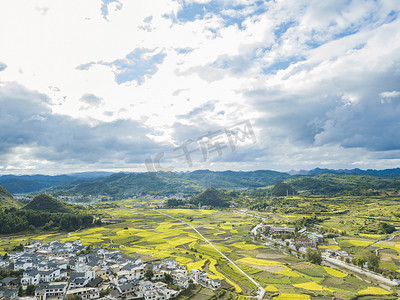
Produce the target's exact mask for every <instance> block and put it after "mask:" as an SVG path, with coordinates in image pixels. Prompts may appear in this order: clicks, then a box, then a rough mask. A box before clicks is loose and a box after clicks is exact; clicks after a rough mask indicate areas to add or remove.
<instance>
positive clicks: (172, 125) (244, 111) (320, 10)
mask: <svg viewBox="0 0 400 300" xmlns="http://www.w3.org/2000/svg"><path fill="white" fill-rule="evenodd" d="M190 4H193V5H190ZM196 5H197V6H198V9H200V10H202V12H203V13H202V14H200V15H199V16H198V17H196V18H195V17H193V16H194V15H196V12H190V11H185V10H187V9H190V7H191V6H196ZM202 6H203V7H202ZM178 13H179V15H181V14H182V13H186V14H187V15H188V16H191V17H187V18H186V19H185V20H183V19H179V18H178ZM398 13H399V10H398V9H397V3H396V1H395V0H380V1H372V0H371V1H370V0H363V1H361V0H354V1H342V0H340V1H338V0H327V1H319V2H318V1H317V2H310V1H306V0H292V1H269V2H263V3H261V4H260V3H258V2H255V1H247V0H246V1H245V0H240V1H239V0H238V1H223V0H217V1H212V0H191V1H184V2H182V1H174V0H169V1H155V0H151V1H150V0H137V1H123V0H120V1H108V0H104V1H100V0H87V1H80V2H71V1H61V0H55V1H50V0H32V1H29V2H26V1H22V0H4V1H2V2H1V3H0V36H1V37H2V41H3V42H2V47H0V59H1V63H0V71H1V72H0V82H2V83H3V85H2V86H0V90H1V89H2V88H4V86H7V85H8V84H9V83H11V82H15V83H18V84H19V85H20V86H24V87H25V88H26V89H27V90H31V91H37V92H38V93H40V94H42V95H46V96H47V97H48V99H47V100H46V101H48V104H49V105H48V106H47V108H46V109H48V110H49V111H50V112H47V116H51V115H58V116H60V115H62V116H64V117H66V118H73V119H74V120H78V121H80V122H84V123H85V124H90V126H98V128H105V127H101V126H103V125H104V126H106V125H105V124H117V123H118V122H120V121H121V120H129V121H132V122H136V123H137V124H141V125H142V126H144V127H145V128H148V129H149V132H147V131H146V134H145V135H144V136H143V137H142V138H143V139H145V138H147V137H149V138H150V139H152V140H153V141H154V142H155V143H159V144H171V145H172V144H176V143H179V142H183V141H182V139H184V138H185V137H186V136H195V135H196V134H199V132H200V131H201V130H202V129H203V128H206V127H207V126H209V127H210V129H212V128H220V127H223V126H226V124H231V123H232V122H234V121H237V120H241V119H250V120H252V121H253V122H254V124H255V125H254V126H255V130H256V131H257V132H258V133H259V134H261V135H262V136H263V137H265V138H264V139H261V141H260V143H259V144H258V146H257V147H258V148H256V149H253V150H252V149H251V148H249V149H247V148H246V149H247V151H248V153H247V154H243V156H241V158H239V157H238V156H232V157H231V158H229V159H237V160H238V164H237V166H239V165H240V166H243V165H245V163H242V162H241V161H240V159H242V158H243V159H244V158H245V159H246V160H247V164H248V165H252V163H254V161H255V160H257V163H255V164H254V165H255V166H257V164H259V163H260V161H262V162H264V165H263V167H264V168H273V167H276V168H278V166H286V165H290V167H288V168H286V167H281V168H284V169H291V168H297V169H299V168H300V167H296V166H293V164H297V165H300V164H301V161H302V160H303V159H304V161H308V162H309V165H310V166H311V165H312V164H315V165H314V166H317V165H318V162H320V163H321V164H325V163H326V162H327V161H329V164H334V162H333V161H330V160H328V159H326V158H324V159H320V160H318V159H315V158H313V157H311V154H309V153H312V155H317V153H323V151H328V150H327V149H335V150H334V151H338V153H343V154H344V153H345V154H346V157H347V158H346V159H345V158H342V159H341V162H342V163H339V162H338V165H339V164H341V167H346V166H345V164H351V162H352V159H355V157H356V156H357V155H361V154H360V153H362V156H363V157H364V158H365V160H362V159H360V160H358V161H364V162H366V164H367V163H369V164H371V165H374V164H375V163H374V159H376V161H380V162H381V160H382V159H381V158H379V159H378V158H376V156H374V154H373V153H374V151H377V150H379V151H389V149H390V151H393V150H395V149H396V147H398V145H397V144H396V143H390V141H389V136H390V134H392V132H391V131H393V130H394V128H395V126H394V122H395V121H394V119H393V115H392V114H390V112H391V111H392V112H396V111H398V107H397V102H398V101H391V100H392V99H395V98H396V97H398V96H399V92H398V90H399V89H400V87H399V83H398V82H399V80H398V79H399V76H400V75H399V74H400V54H399V51H398V49H399V47H400V44H399V43H400V42H399V41H400V22H399V19H398ZM140 49H147V50H146V51H147V52H146V53H147V54H146V53H144V54H143V53H142V54H143V55H145V56H146V55H150V56H151V57H154V55H158V54H162V55H163V57H162V59H159V60H157V61H156V63H154V64H153V62H152V61H151V57H147V56H146V57H147V58H146V59H147V62H148V63H144V61H146V59H143V58H144V57H145V56H141V55H139V56H137V57H133V58H132V57H131V56H132V53H133V54H135V53H137V51H139V50H140ZM130 55H131V56H130ZM82 65H86V66H88V67H87V68H86V69H83V70H82V68H78V67H79V66H82ZM177 91H179V92H177ZM83 102H85V104H84V105H83ZM380 102H384V103H385V104H387V105H386V106H385V105H382V104H381V103H380ZM208 103H213V106H214V109H212V110H206V111H202V112H201V113H200V112H199V113H198V114H196V115H194V114H193V112H196V111H200V109H201V108H204V106H205V105H206V104H208ZM377 103H378V104H379V105H378V104H377ZM14 105H16V106H17V105H18V104H14ZM18 111H19V110H18ZM222 111H223V112H224V113H223V114H221V112H222ZM376 111H379V112H380V113H382V114H383V116H386V120H387V121H386V122H385V118H384V117H382V118H377V117H376V116H375V115H374V113H373V112H376ZM185 115H186V116H187V117H186V118H183V117H182V116H185ZM355 115H356V116H357V118H358V120H359V121H358V122H357V121H354V120H353V119H354V116H355ZM30 117H32V118H33V119H35V118H36V119H37V120H39V119H41V118H43V116H42V115H41V114H40V113H37V112H35V114H33V115H32V116H30ZM27 118H28V116H27ZM33 119H32V120H33ZM47 120H48V119H47ZM368 121H369V122H368ZM42 122H46V119H43V120H42ZM374 122H375V123H374ZM136 123H135V124H136ZM378 123H379V126H381V127H382V128H383V129H385V130H386V131H387V132H388V134H387V135H381V136H380V135H379V134H378V133H376V132H375V131H373V130H372V129H371V128H370V127H369V126H368V124H375V125H377V126H378ZM68 124H70V123H68ZM207 128H208V127H207ZM185 131H186V133H185ZM10 132H11V131H10ZM349 134H353V135H354V137H353V138H352V137H350V136H349ZM263 140H265V141H268V143H272V144H273V145H274V146H275V148H276V149H279V150H278V151H275V150H271V149H274V147H272V146H271V148H270V146H269V145H268V143H267V142H265V143H264V142H262V141H263ZM282 141H284V144H285V147H284V148H283V147H281V146H280V145H281V143H282ZM380 144H381V145H383V146H378V145H380ZM18 147H22V146H18ZM291 147H293V148H296V149H297V150H296V151H297V152H296V153H294V152H293V151H289V150H288V149H290V148H291ZM335 147H336V148H335ZM337 147H339V148H337ZM350 147H351V148H352V149H353V150H351V149H350V150H349V148H350ZM355 147H356V148H357V149H360V150H357V151H359V152H357V151H356V150H354V149H355ZM21 149H22V148H20V151H22V150H21ZM310 149H312V150H310ZM337 149H342V150H337ZM5 151H6V150H5ZM115 151H116V153H117V152H118V151H120V153H122V152H123V151H122V150H121V149H115ZM351 151H354V152H351ZM267 152H268V153H273V154H271V155H272V156H271V157H273V159H270V157H269V156H268V155H266V154H265V153H267ZM21 153H24V155H23V157H25V159H26V162H25V163H24V166H29V165H30V163H29V162H30V157H31V160H32V162H33V161H35V159H34V154H33V152H32V151H29V149H27V148H24V151H22V152H21ZM44 153H46V151H44ZM351 153H357V155H351ZM3 155H4V157H10V156H9V155H11V154H10V153H8V152H7V151H6V152H4V153H3ZM49 155H50V154H49ZM71 156H73V154H71ZM13 157H14V158H13V159H12V160H13V163H12V164H13V165H14V166H17V161H16V158H15V156H13ZM66 157H68V153H66ZM252 157H253V158H252ZM333 157H335V159H337V160H340V159H339V157H336V156H333ZM391 157H392V159H394V158H393V155H392V156H391ZM10 159H11V158H10ZM225 159H228V158H227V157H225ZM67 161H68V159H66V161H65V167H66V168H67V167H68V163H67ZM275 161H276V162H278V163H275ZM393 161H394V160H393ZM9 163H10V164H11V161H10V162H9ZM6 164H7V159H4V160H3V163H2V165H5V166H6ZM35 164H38V163H37V161H36V162H35ZM91 164H93V168H97V166H100V165H101V168H106V165H105V164H100V162H97V163H96V162H91ZM217 166H221V168H224V166H226V165H224V163H223V159H222V161H219V162H218V163H216V164H214V165H213V167H215V168H217ZM302 166H304V164H303V165H302Z"/></svg>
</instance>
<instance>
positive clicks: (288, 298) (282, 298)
mask: <svg viewBox="0 0 400 300" xmlns="http://www.w3.org/2000/svg"><path fill="white" fill-rule="evenodd" d="M273 299H274V300H299V299H300V300H310V299H311V297H310V296H309V295H304V294H289V293H282V294H280V295H279V296H277V297H274V298H273Z"/></svg>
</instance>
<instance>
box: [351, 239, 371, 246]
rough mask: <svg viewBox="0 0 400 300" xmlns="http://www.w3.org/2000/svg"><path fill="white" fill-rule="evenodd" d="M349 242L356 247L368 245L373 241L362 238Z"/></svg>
mask: <svg viewBox="0 0 400 300" xmlns="http://www.w3.org/2000/svg"><path fill="white" fill-rule="evenodd" d="M348 242H349V243H350V244H352V245H354V246H356V247H368V246H369V245H371V244H372V243H373V242H371V241H362V240H348Z"/></svg>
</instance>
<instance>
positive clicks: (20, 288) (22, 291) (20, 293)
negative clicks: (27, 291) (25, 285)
mask: <svg viewBox="0 0 400 300" xmlns="http://www.w3.org/2000/svg"><path fill="white" fill-rule="evenodd" d="M23 296H24V290H23V289H22V285H20V286H19V288H18V297H23Z"/></svg>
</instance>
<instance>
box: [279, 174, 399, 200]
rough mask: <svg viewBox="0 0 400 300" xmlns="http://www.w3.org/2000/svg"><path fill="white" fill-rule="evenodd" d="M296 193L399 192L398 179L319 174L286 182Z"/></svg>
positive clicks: (353, 193) (365, 193)
mask: <svg viewBox="0 0 400 300" xmlns="http://www.w3.org/2000/svg"><path fill="white" fill-rule="evenodd" d="M286 182H287V183H288V184H290V186H292V187H293V188H294V189H295V190H297V191H308V192H310V193H311V194H319V195H334V194H340V193H341V194H351V195H373V194H374V193H375V194H376V193H377V191H381V190H400V178H399V177H394V178H390V177H378V176H372V175H343V174H342V175H338V174H329V173H326V174H319V175H316V176H301V177H297V178H294V179H289V180H287V181H286Z"/></svg>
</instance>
